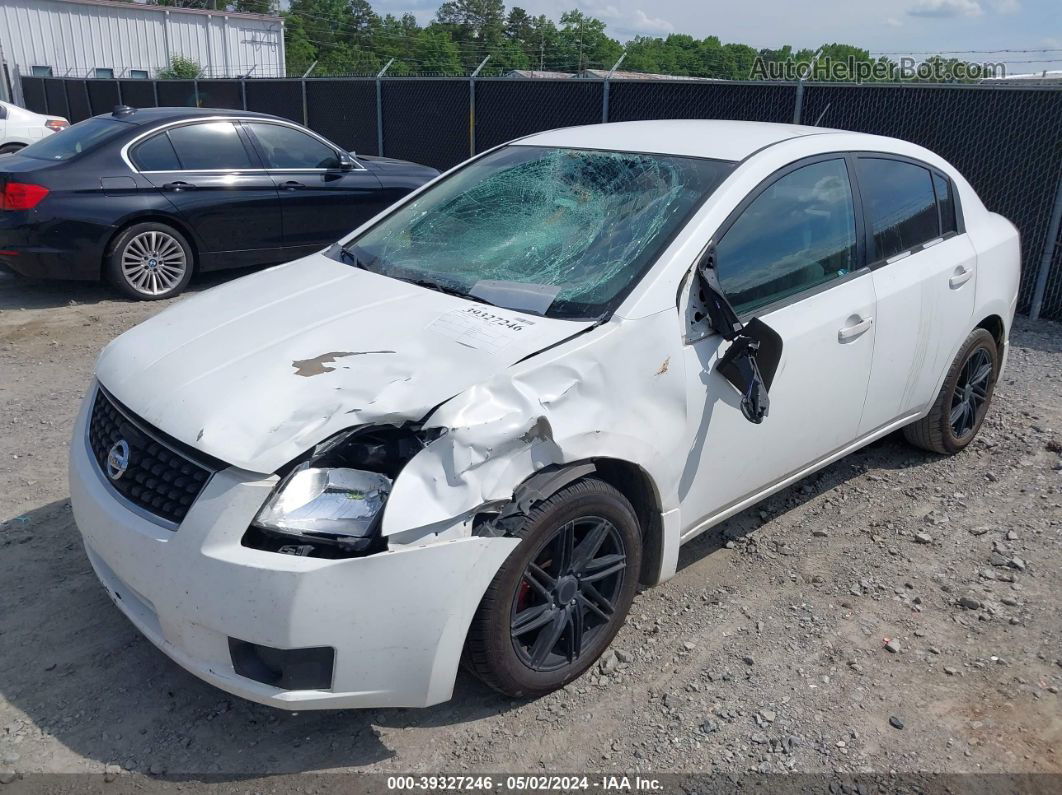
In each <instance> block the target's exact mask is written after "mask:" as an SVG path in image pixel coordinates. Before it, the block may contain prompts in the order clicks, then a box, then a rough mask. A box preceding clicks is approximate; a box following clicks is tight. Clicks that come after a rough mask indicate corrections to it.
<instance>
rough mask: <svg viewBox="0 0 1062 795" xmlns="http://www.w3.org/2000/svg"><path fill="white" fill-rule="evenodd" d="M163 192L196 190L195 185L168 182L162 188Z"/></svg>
mask: <svg viewBox="0 0 1062 795" xmlns="http://www.w3.org/2000/svg"><path fill="white" fill-rule="evenodd" d="M162 189H163V190H172V191H178V192H179V191H182V190H195V185H193V184H192V183H191V182H181V181H179V180H178V181H177V182H167V183H166V184H165V185H163V186H162Z"/></svg>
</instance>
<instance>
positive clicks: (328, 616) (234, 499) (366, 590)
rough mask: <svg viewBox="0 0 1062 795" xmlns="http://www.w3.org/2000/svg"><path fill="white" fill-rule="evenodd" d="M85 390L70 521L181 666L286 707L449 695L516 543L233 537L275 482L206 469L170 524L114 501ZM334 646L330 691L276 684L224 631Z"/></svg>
mask: <svg viewBox="0 0 1062 795" xmlns="http://www.w3.org/2000/svg"><path fill="white" fill-rule="evenodd" d="M91 400H92V394H91V393H90V394H89V396H88V398H87V399H86V401H85V404H84V406H83V407H82V411H81V414H80V416H79V418H78V421H77V424H76V427H75V431H74V439H73V442H72V445H71V455H70V495H71V503H72V505H73V510H74V519H75V521H76V522H77V526H78V528H79V530H80V531H81V534H82V537H83V539H84V542H85V549H86V551H87V553H88V558H89V561H90V562H91V563H92V567H93V569H95V571H96V574H97V576H98V577H99V579H100V581H101V582H102V583H103V585H104V586H105V587H106V589H107V592H108V594H109V595H110V596H111V598H112V600H113V601H114V603H115V604H116V605H117V606H118V608H119V609H120V610H121V611H122V612H123V613H124V614H125V615H126V617H128V618H129V620H130V621H132V622H133V624H134V625H136V627H137V628H138V629H139V630H140V631H141V632H143V634H144V635H145V636H147V638H148V639H149V640H150V641H151V642H152V643H154V644H155V645H156V646H158V647H159V649H161V650H162V651H163V652H165V653H166V654H167V655H169V656H170V657H171V658H173V659H174V660H175V661H176V662H177V663H178V664H180V665H181V666H182V667H184V668H186V669H187V670H188V671H190V672H191V673H193V674H195V675H196V676H198V677H200V678H201V679H204V680H206V681H207V682H210V683H211V684H213V685H215V686H217V687H219V688H221V689H222V690H225V691H227V692H229V693H232V694H234V695H237V696H241V697H242V698H246V699H249V700H251V701H257V702H259V703H262V704H269V705H271V706H275V707H280V708H282V709H291V710H304V709H334V708H346V707H383V706H401V707H423V706H429V705H431V704H436V703H439V702H441V701H445V700H447V699H448V698H450V696H451V695H452V692H453V684H454V679H455V677H456V674H457V668H458V663H459V660H460V656H461V649H462V647H463V645H464V640H465V635H466V633H467V630H468V625H469V622H470V621H471V619H472V615H473V613H474V612H475V609H476V607H477V605H478V604H479V601H480V599H481V598H482V595H483V592H484V591H485V590H486V588H487V585H488V584H489V583H490V581H491V579H493V577H494V574H495V573H496V572H497V570H498V568H499V567H500V566H501V564H502V562H503V561H504V560H505V558H506V557H507V556H508V555H509V553H510V552H511V551H512V549H513V548H514V547H515V546H516V544H517V543H518V540H517V539H510V538H478V537H469V538H460V539H456V540H452V541H447V542H438V543H429V544H425V545H421V546H413V545H410V546H405V547H397V548H394V549H392V550H389V551H386V552H381V553H378V554H376V555H371V556H369V557H364V558H352V559H347V560H323V559H318V558H303V557H297V556H292V555H282V554H277V553H273V552H263V551H259V550H254V549H249V548H247V547H243V546H241V544H240V539H241V538H242V537H243V535H244V532H245V531H246V529H247V527H248V525H249V523H250V522H251V520H252V519H253V517H254V515H255V514H256V513H257V512H258V509H259V508H260V507H261V505H262V503H263V502H264V501H265V499H266V498H267V497H268V495H269V493H270V491H271V490H272V488H273V486H274V484H275V483H276V478H275V477H273V476H267V477H263V476H261V475H257V474H253V473H249V472H245V471H242V470H238V469H235V468H231V469H227V470H223V471H221V472H218V473H217V474H215V475H214V476H213V478H212V479H211V480H210V482H209V483H208V484H207V486H206V488H205V489H204V491H203V493H202V494H201V495H200V496H199V498H198V500H197V501H196V502H195V504H194V505H193V506H192V507H191V509H190V510H189V512H188V514H187V516H186V517H185V518H184V521H183V522H182V523H181V525H180V527H179V528H178V529H177V530H176V531H172V530H169V529H166V528H164V527H162V526H160V525H158V524H156V523H154V522H153V521H151V520H150V519H149V518H146V517H145V516H143V515H142V514H140V513H136V512H134V511H133V510H131V509H130V508H129V507H127V504H126V503H123V502H120V501H119V498H117V497H116V494H115V492H114V491H113V489H111V487H110V486H109V485H108V484H107V483H106V482H105V480H104V477H103V475H102V473H101V472H100V470H99V468H98V466H97V464H96V462H95V460H94V459H93V458H92V456H91V453H90V452H89V450H88V446H87V442H86V438H85V436H86V434H85V424H86V422H87V415H88V407H89V406H90V405H91ZM230 638H234V639H238V640H241V641H246V642H248V643H253V644H260V645H263V646H269V647H272V648H275V649H302V648H306V647H321V646H328V647H332V648H334V649H335V663H334V669H333V676H332V687H331V688H330V689H328V690H283V689H280V688H277V687H273V686H270V685H267V684H263V683H261V682H258V681H255V680H253V679H249V678H246V677H244V676H240V675H239V674H237V673H236V670H235V668H234V666H233V662H232V658H231V656H230V644H229V639H230Z"/></svg>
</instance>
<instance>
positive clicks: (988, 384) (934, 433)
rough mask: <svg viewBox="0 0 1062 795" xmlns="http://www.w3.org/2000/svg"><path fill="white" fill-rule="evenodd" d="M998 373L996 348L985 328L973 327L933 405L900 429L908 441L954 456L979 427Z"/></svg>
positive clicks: (997, 351) (990, 399)
mask: <svg viewBox="0 0 1062 795" xmlns="http://www.w3.org/2000/svg"><path fill="white" fill-rule="evenodd" d="M998 374H999V350H998V348H997V347H996V340H995V338H994V337H993V336H992V335H991V334H989V333H988V332H987V331H986V330H985V329H983V328H979V329H974V331H973V333H972V334H970V336H969V337H967V338H966V342H965V343H964V344H963V346H962V349H961V350H960V351H959V354H958V355H957V356H956V357H955V361H954V362H952V365H951V369H950V370H948V376H947V378H945V379H944V385H943V386H942V387H941V388H940V393H939V394H938V395H937V399H936V401H935V402H934V403H933V408H931V409H930V410H929V414H927V415H926V416H925V417H923V418H922V419H920V420H918V421H917V422H914V423H912V424H911V425H908V426H907V427H906V428H904V429H903V434H904V437H905V438H906V439H907V441H909V442H910V443H911V444H913V445H915V446H917V447H921V448H922V449H924V450H931V451H932V452H934V453H942V454H944V455H954V454H955V453H958V452H959V451H960V450H963V449H964V448H965V447H966V445H968V444H969V443H970V442H972V441H973V440H974V437H976V436H977V432H978V431H979V430H980V429H981V423H982V422H984V419H985V415H986V414H987V413H988V407H989V405H990V404H991V402H992V393H993V391H994V389H995V386H996V376H997V375H998Z"/></svg>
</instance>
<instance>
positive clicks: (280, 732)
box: [0, 274, 1062, 790]
mask: <svg viewBox="0 0 1062 795" xmlns="http://www.w3.org/2000/svg"><path fill="white" fill-rule="evenodd" d="M225 278H233V277H231V276H229V277H225ZM218 281H220V279H218V278H215V279H213V280H212V281H210V282H205V283H204V282H203V281H200V282H199V283H198V284H197V285H196V289H203V288H204V287H206V286H209V285H210V284H211V283H217V282H218ZM177 300H180V299H177ZM164 305H165V302H163V303H141V304H138V303H131V302H126V301H123V300H120V299H118V298H116V297H115V296H114V295H113V294H112V293H110V292H108V291H107V290H105V289H103V288H100V287H95V286H85V285H71V284H42V283H33V282H28V281H25V280H22V279H20V278H16V277H13V276H10V275H7V274H0V429H2V433H0V520H2V522H0V782H7V781H10V780H11V779H12V778H13V777H15V776H17V775H20V774H28V773H34V772H101V771H104V770H105V769H106V770H109V771H111V773H110V775H118V771H119V768H120V769H121V770H122V773H121V775H122V776H127V777H129V778H131V779H136V778H139V777H142V776H183V775H187V774H191V775H194V776H199V775H204V774H213V775H218V774H220V775H222V776H233V777H237V776H240V775H241V774H243V775H245V774H277V773H300V772H310V771H334V770H364V771H377V772H379V771H383V772H388V771H390V772H424V773H442V772H450V773H468V772H471V771H479V772H488V771H522V772H532V773H535V772H585V771H592V770H598V771H624V772H629V773H634V772H636V771H639V770H640V771H654V772H665V771H704V772H711V771H724V772H734V773H740V772H747V771H764V772H783V771H802V772H813V773H819V772H828V773H833V772H837V771H844V772H871V771H873V772H887V771H899V772H909V771H928V772H937V771H946V772H952V773H961V772H1054V773H1059V772H1062V708H1060V702H1059V695H1058V687H1059V686H1060V685H1062V660H1060V657H1062V611H1060V610H1059V607H1060V604H1059V594H1060V593H1062V574H1060V572H1062V456H1060V453H1062V325H1058V324H1051V323H1046V322H1043V323H1038V324H1035V325H1033V324H1029V323H1028V322H1026V321H1021V320H1019V322H1018V325H1017V328H1016V330H1015V332H1014V334H1013V337H1012V343H1013V348H1012V353H1011V358H1010V364H1009V369H1008V370H1007V372H1006V374H1005V376H1004V379H1003V381H1002V383H1001V384H1000V385H999V387H998V391H997V393H996V399H995V403H994V406H993V408H992V410H991V412H990V414H989V417H988V419H987V422H986V425H985V427H984V429H983V430H982V432H981V436H980V438H979V440H978V441H976V442H975V443H974V444H973V445H972V446H971V447H970V448H969V449H968V450H967V451H966V452H964V453H963V454H961V455H959V456H957V457H954V458H940V457H937V456H934V455H929V454H926V453H922V452H919V451H916V450H913V449H911V448H909V447H907V446H906V445H905V444H904V443H903V441H902V439H900V438H898V437H896V436H893V437H889V438H886V439H884V440H882V441H880V442H878V443H876V444H874V445H872V446H870V447H869V448H867V449H865V450H863V451H861V452H859V453H856V454H854V455H851V456H849V457H848V458H846V459H844V460H842V461H840V462H838V463H836V464H834V465H833V466H831V467H829V468H827V469H825V470H824V471H822V472H820V473H818V474H816V475H814V476H812V477H809V478H807V479H805V480H803V481H801V482H800V483H797V484H796V485H794V486H792V487H791V488H789V489H787V490H785V491H784V492H782V493H779V494H777V495H775V496H774V497H772V498H770V499H769V500H767V501H766V502H765V503H763V504H761V505H758V506H756V507H755V508H753V509H751V510H748V511H746V512H744V513H742V514H740V515H738V516H736V517H734V518H733V519H731V520H729V521H727V522H726V523H725V524H723V525H722V526H721V527H719V528H717V531H715V532H711V533H708V534H706V535H704V536H702V537H700V538H699V539H698V540H696V541H694V542H693V543H692V544H691V545H689V546H687V547H685V548H684V549H683V553H682V558H681V563H680V571H679V573H678V575H677V576H676V577H675V578H674V579H672V580H671V581H669V582H667V583H665V584H664V585H662V586H660V587H658V588H655V589H652V590H649V591H645V592H643V593H641V594H640V595H639V596H638V597H637V598H636V599H635V602H634V607H633V609H632V612H631V616H630V618H629V621H628V623H627V626H626V627H625V628H624V629H623V630H622V631H621V632H620V635H619V637H618V638H617V641H616V643H615V645H614V648H615V649H616V652H615V654H614V655H612V656H609V657H608V658H606V659H605V660H604V661H603V662H602V664H601V666H600V667H598V668H595V669H594V671H593V673H591V674H588V675H586V676H584V677H583V678H582V679H580V680H578V681H576V682H574V683H572V684H571V685H570V686H568V687H567V688H566V689H564V690H563V691H560V692H558V693H555V694H552V695H550V696H548V697H546V698H542V699H539V700H537V701H533V702H514V701H512V700H509V699H506V698H502V697H500V696H498V695H496V694H495V693H493V692H492V691H489V690H488V689H486V688H485V687H484V686H482V685H480V684H479V683H477V682H476V681H474V680H472V679H470V678H468V677H467V676H464V675H462V677H461V678H460V679H459V681H458V685H457V690H456V693H455V697H454V699H453V700H452V701H451V702H449V703H447V704H443V705H440V706H437V707H434V708H431V709H427V710H372V711H357V712H354V711H351V712H303V713H298V714H289V713H285V712H280V711H276V710H273V709H271V708H268V707H263V706H258V705H256V704H252V703H250V702H245V701H242V700H240V699H238V698H234V697H230V696H228V695H226V694H225V693H223V692H221V691H219V690H216V689H214V688H213V687H211V686H209V685H207V684H205V683H203V682H200V681H199V680H197V679H195V678H194V677H192V676H191V675H190V674H187V673H185V672H184V671H183V670H182V669H180V668H179V667H178V666H177V665H176V664H175V663H173V662H171V661H170V660H169V659H167V658H166V657H165V656H163V655H162V653H160V652H159V651H157V650H156V649H155V648H154V647H153V646H152V645H151V644H150V643H148V641H146V640H145V639H143V638H142V637H141V636H140V635H139V633H138V632H137V631H136V630H135V629H134V628H133V627H132V625H130V624H129V623H128V622H127V621H126V620H125V618H124V617H123V616H122V615H121V614H120V613H119V612H118V611H117V610H116V609H115V608H114V607H113V606H112V605H111V603H110V602H109V601H108V599H107V597H106V595H105V594H104V592H103V589H102V588H101V587H100V585H99V584H98V583H97V581H96V579H95V577H94V576H93V573H92V571H91V569H90V567H89V564H88V562H87V560H86V558H85V555H84V551H83V549H82V547H81V544H80V541H79V538H78V535H77V532H76V529H75V528H74V525H73V522H72V519H71V512H70V505H69V501H68V495H67V482H66V461H67V444H68V441H69V437H70V430H71V425H72V422H73V419H74V415H75V411H76V409H77V406H78V403H79V401H80V399H81V397H82V395H83V394H84V392H85V389H86V386H87V385H88V383H89V377H90V374H91V371H92V366H93V362H94V360H95V357H96V355H97V353H98V351H99V350H100V348H101V347H102V346H103V345H104V344H105V343H106V342H107V341H108V340H110V339H111V338H113V337H114V336H116V335H117V334H119V333H121V332H122V331H124V330H125V329H127V328H129V327H131V326H133V325H134V324H136V323H138V322H139V321H141V320H143V319H144V318H146V317H148V316H149V315H151V314H153V313H154V312H157V311H159V310H160V309H161V308H162V307H163V306H164ZM382 598H384V597H382ZM901 727H902V728H901ZM0 790H2V787H0Z"/></svg>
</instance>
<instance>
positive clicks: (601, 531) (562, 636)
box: [466, 479, 642, 697]
mask: <svg viewBox="0 0 1062 795" xmlns="http://www.w3.org/2000/svg"><path fill="white" fill-rule="evenodd" d="M517 534H518V535H520V536H522V537H523V542H522V543H521V544H520V546H518V547H517V548H516V550H515V551H514V552H513V554H512V555H510V557H509V559H508V560H506V562H505V563H504V564H503V565H502V567H501V569H499V570H498V573H497V575H496V576H495V578H494V581H493V582H492V583H491V585H490V587H489V588H488V589H487V592H486V594H485V595H484V597H483V600H482V602H481V603H480V606H479V609H478V610H477V612H476V616H475V618H474V619H473V621H472V626H471V628H470V630H469V636H468V643H467V646H466V663H467V664H468V667H469V668H471V670H472V671H473V673H475V674H476V675H477V676H478V677H479V678H480V679H482V680H483V681H484V682H486V683H487V684H488V685H490V686H491V687H493V688H494V689H496V690H499V691H501V692H503V693H506V694H507V695H510V696H517V697H521V696H536V695H542V694H544V693H548V692H550V691H551V690H555V689H557V688H559V687H562V686H563V685H564V684H566V683H567V682H570V681H571V680H573V679H575V678H576V677H578V676H580V675H581V674H582V673H583V672H585V671H586V670H587V669H588V668H589V667H590V666H591V665H593V664H594V661H595V660H597V658H598V657H600V656H601V653H602V652H603V651H604V650H605V649H606V648H607V647H608V645H609V643H611V642H612V639H613V638H614V637H615V635H616V632H618V631H619V628H620V626H621V625H622V624H623V621H624V619H625V618H626V616H627V611H628V610H629V609H630V605H631V600H632V599H633V598H634V593H635V590H636V588H637V585H638V572H639V569H640V565H641V549H642V542H641V530H640V528H639V525H638V519H637V516H636V515H635V512H634V509H633V508H632V507H631V504H630V503H629V502H628V501H627V499H626V498H625V497H624V496H623V495H622V494H621V493H620V492H619V491H617V490H616V489H614V488H613V487H612V486H610V485H608V484H607V483H604V482H602V481H600V480H593V479H587V480H581V481H578V482H576V483H574V484H572V485H570V486H568V487H566V488H564V489H562V490H561V491H559V492H557V493H556V494H554V495H553V496H552V497H550V498H549V499H548V500H545V501H544V502H542V503H540V504H538V505H536V506H535V507H534V508H533V509H532V511H531V512H530V514H529V516H528V517H527V518H526V519H525V520H524V523H523V525H522V526H521V527H520V529H519V530H518V531H517Z"/></svg>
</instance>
